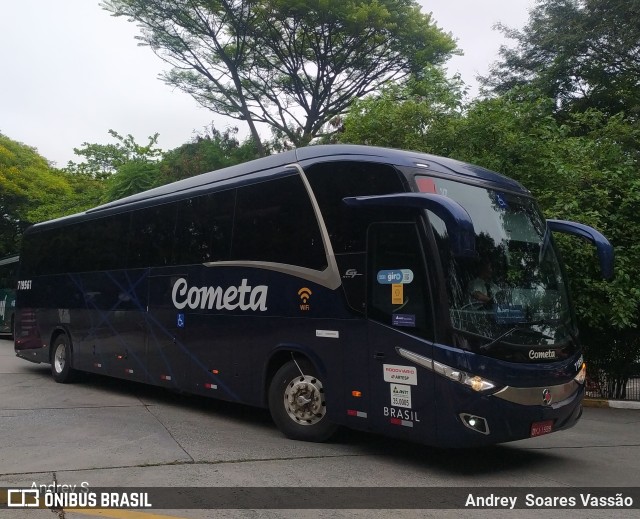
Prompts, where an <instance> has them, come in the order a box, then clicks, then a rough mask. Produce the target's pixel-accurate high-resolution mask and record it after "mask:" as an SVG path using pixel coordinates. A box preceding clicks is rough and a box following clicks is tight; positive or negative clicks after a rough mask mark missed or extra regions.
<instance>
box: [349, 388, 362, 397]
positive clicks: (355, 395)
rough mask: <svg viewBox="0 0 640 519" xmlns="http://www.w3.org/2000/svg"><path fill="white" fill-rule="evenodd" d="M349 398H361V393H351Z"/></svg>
mask: <svg viewBox="0 0 640 519" xmlns="http://www.w3.org/2000/svg"><path fill="white" fill-rule="evenodd" d="M351 396H353V397H355V398H360V397H362V391H355V390H354V391H351Z"/></svg>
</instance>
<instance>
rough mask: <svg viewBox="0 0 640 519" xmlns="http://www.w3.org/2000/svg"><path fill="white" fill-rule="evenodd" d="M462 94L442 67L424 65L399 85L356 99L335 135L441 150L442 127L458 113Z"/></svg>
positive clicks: (446, 127) (352, 140)
mask: <svg viewBox="0 0 640 519" xmlns="http://www.w3.org/2000/svg"><path fill="white" fill-rule="evenodd" d="M464 93H465V90H464V87H463V84H462V82H461V81H460V79H459V78H458V77H455V78H453V79H447V78H446V76H445V74H444V72H443V71H442V69H440V68H437V67H428V68H426V69H424V70H423V71H421V73H420V76H419V77H415V76H414V77H412V78H411V79H410V80H409V81H408V82H407V83H406V84H405V85H398V84H391V85H389V86H387V87H385V88H384V89H383V90H382V92H381V93H380V95H378V96H376V97H373V96H370V97H368V98H365V99H362V100H359V101H356V102H355V103H354V104H353V107H352V108H351V110H350V111H349V114H348V115H347V117H346V118H345V119H344V122H343V126H342V128H341V130H342V131H341V133H340V134H339V135H338V136H337V140H338V141H339V142H342V143H362V144H369V145H372V146H373V145H375V146H387V147H391V148H405V149H414V150H421V151H426V152H434V151H435V150H436V149H438V150H439V151H440V152H441V153H442V142H443V141H444V140H446V139H445V138H444V136H443V135H442V132H444V133H448V132H449V131H450V129H451V127H452V125H453V124H454V121H456V120H457V119H459V118H460V117H461V116H462V99H463V96H464ZM341 122H342V121H341ZM443 154H446V153H443Z"/></svg>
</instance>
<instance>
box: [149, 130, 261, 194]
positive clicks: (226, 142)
mask: <svg viewBox="0 0 640 519" xmlns="http://www.w3.org/2000/svg"><path fill="white" fill-rule="evenodd" d="M237 133H238V129H237V128H233V129H227V130H225V131H224V132H223V133H221V132H220V131H219V130H216V129H215V128H214V127H213V126H212V127H211V128H210V129H209V131H208V132H206V133H205V134H204V135H198V136H197V137H196V138H195V139H193V140H192V141H191V142H188V143H186V144H183V145H182V146H180V147H178V148H176V149H174V150H171V151H169V152H167V153H165V155H164V157H163V159H162V161H161V162H160V165H159V167H160V177H159V179H158V182H159V183H162V184H167V183H169V182H175V181H176V180H181V179H183V178H188V177H192V176H195V175H199V174H201V173H206V172H208V171H214V170H217V169H221V168H226V167H228V166H233V165H235V164H240V163H241V162H246V161H248V160H252V159H256V158H258V157H259V155H258V151H257V150H256V148H255V146H254V143H253V141H251V140H247V141H245V142H244V143H242V144H241V143H240V142H239V141H238V139H237V137H236V134H237Z"/></svg>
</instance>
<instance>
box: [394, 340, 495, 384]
mask: <svg viewBox="0 0 640 519" xmlns="http://www.w3.org/2000/svg"><path fill="white" fill-rule="evenodd" d="M396 351H397V352H398V355H400V356H402V357H404V358H405V359H407V360H410V361H412V362H415V363H416V364H418V365H419V366H422V367H423V368H427V369H428V370H431V371H434V372H435V373H438V375H442V376H443V377H445V378H448V379H449V380H453V381H454V382H458V383H459V384H463V385H465V386H467V387H470V388H471V389H473V390H474V391H478V392H481V391H489V390H491V389H494V388H495V387H497V386H496V384H495V383H494V382H492V381H491V380H488V379H486V378H483V377H480V376H478V375H473V374H472V373H467V372H466V371H462V370H460V369H455V368H452V367H451V366H447V365H446V364H443V363H442V362H438V361H435V360H433V359H430V358H428V357H424V356H422V355H418V354H417V353H414V352H412V351H409V350H405V349H404V348H396Z"/></svg>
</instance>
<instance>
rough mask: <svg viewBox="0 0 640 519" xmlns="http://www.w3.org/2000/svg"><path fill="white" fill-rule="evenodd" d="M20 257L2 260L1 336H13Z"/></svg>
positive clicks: (0, 276) (0, 277) (0, 289)
mask: <svg viewBox="0 0 640 519" xmlns="http://www.w3.org/2000/svg"><path fill="white" fill-rule="evenodd" d="M17 270H18V256H17V255H12V256H6V257H4V258H0V334H9V335H13V322H14V315H13V314H14V311H15V306H16V275H17Z"/></svg>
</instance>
